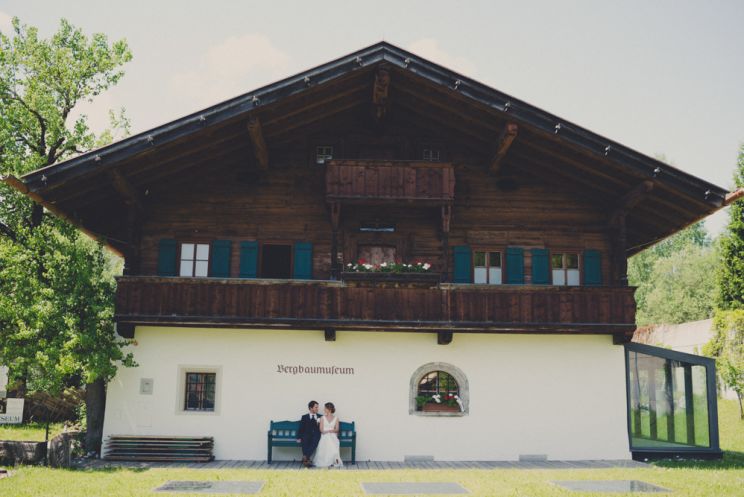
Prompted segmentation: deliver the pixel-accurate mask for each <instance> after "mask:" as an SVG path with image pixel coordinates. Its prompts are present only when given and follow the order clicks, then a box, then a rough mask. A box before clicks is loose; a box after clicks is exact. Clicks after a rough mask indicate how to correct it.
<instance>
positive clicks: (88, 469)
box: [58, 465, 152, 473]
mask: <svg viewBox="0 0 744 497" xmlns="http://www.w3.org/2000/svg"><path fill="white" fill-rule="evenodd" d="M58 469H60V470H61V471H69V472H71V473H118V472H125V471H130V472H132V473H144V472H145V471H149V470H150V469H152V468H141V467H136V466H133V467H125V466H107V465H101V466H72V467H70V468H58Z"/></svg>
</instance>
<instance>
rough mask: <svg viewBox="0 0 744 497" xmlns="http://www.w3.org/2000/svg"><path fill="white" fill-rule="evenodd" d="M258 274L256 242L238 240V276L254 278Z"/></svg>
mask: <svg viewBox="0 0 744 497" xmlns="http://www.w3.org/2000/svg"><path fill="white" fill-rule="evenodd" d="M257 275H258V242H256V241H250V242H240V277H241V278H255V277H256V276H257Z"/></svg>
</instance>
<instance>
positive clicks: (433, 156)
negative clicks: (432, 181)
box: [422, 148, 440, 162]
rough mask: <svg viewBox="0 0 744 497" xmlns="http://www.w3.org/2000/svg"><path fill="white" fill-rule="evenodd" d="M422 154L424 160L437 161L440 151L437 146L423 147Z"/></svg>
mask: <svg viewBox="0 0 744 497" xmlns="http://www.w3.org/2000/svg"><path fill="white" fill-rule="evenodd" d="M422 155H423V159H424V160H428V161H432V162H439V158H440V153H439V149H437V148H425V149H424V152H423V154H422Z"/></svg>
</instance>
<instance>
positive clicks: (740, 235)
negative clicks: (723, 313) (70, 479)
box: [716, 143, 744, 309]
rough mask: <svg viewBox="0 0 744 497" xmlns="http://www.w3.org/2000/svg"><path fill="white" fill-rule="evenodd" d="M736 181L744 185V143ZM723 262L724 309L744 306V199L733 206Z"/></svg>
mask: <svg viewBox="0 0 744 497" xmlns="http://www.w3.org/2000/svg"><path fill="white" fill-rule="evenodd" d="M736 162H737V168H736V171H735V172H734V183H735V184H736V186H737V187H738V188H744V143H743V144H742V145H741V146H740V148H739V157H738V159H737V161H736ZM721 256H722V258H723V262H722V264H721V265H720V266H719V269H718V287H719V292H718V299H717V302H716V304H717V307H718V308H720V309H744V199H740V200H737V201H736V202H734V203H733V204H731V207H729V223H728V226H727V228H726V232H725V234H724V235H723V236H722V237H721Z"/></svg>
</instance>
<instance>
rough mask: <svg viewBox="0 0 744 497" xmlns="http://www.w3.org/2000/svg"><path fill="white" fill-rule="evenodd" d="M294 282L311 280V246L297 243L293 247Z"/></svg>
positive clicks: (305, 243) (310, 244)
mask: <svg viewBox="0 0 744 497" xmlns="http://www.w3.org/2000/svg"><path fill="white" fill-rule="evenodd" d="M292 278H294V279H296V280H311V279H313V244H312V243H309V242H297V243H295V246H294V274H293V275H292Z"/></svg>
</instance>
